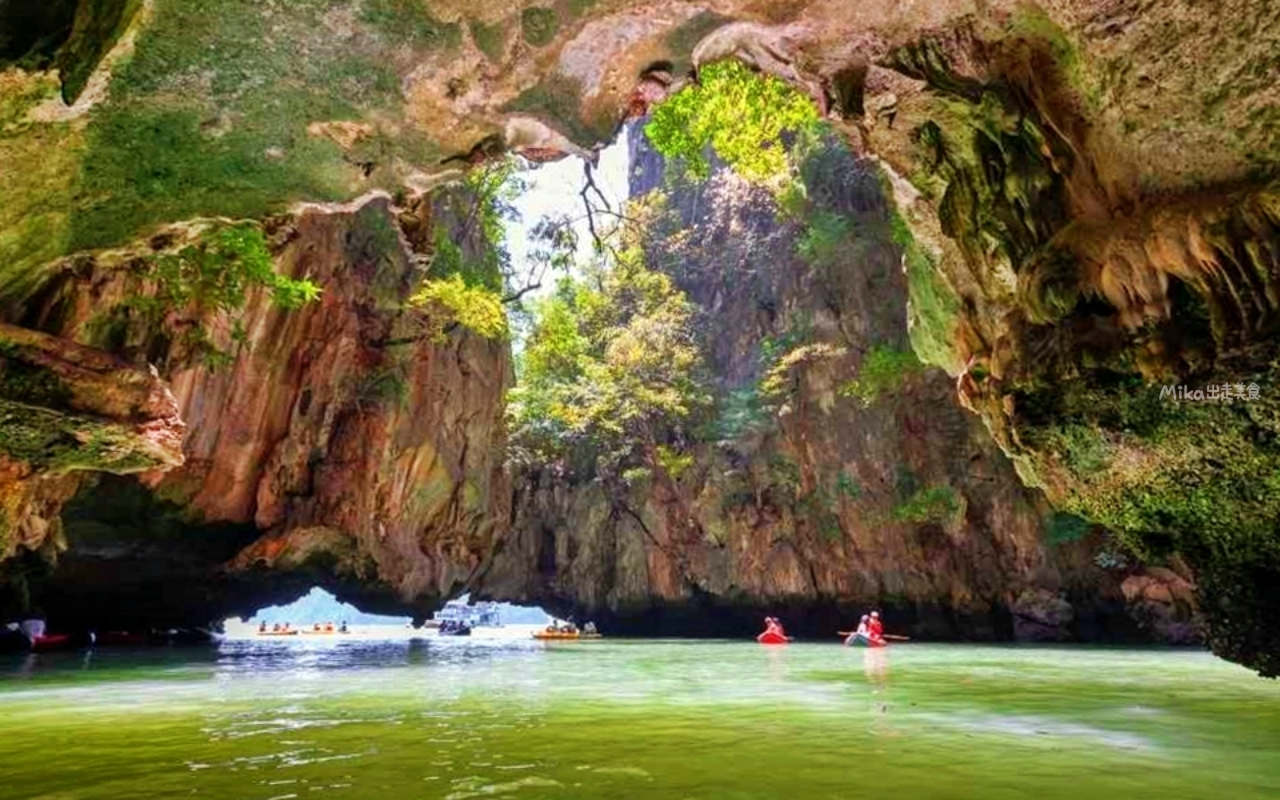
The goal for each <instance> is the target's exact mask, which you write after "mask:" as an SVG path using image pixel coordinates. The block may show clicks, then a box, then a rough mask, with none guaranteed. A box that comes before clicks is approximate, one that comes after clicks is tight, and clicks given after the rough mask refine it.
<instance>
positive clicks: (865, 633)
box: [844, 614, 871, 647]
mask: <svg viewBox="0 0 1280 800" xmlns="http://www.w3.org/2000/svg"><path fill="white" fill-rule="evenodd" d="M870 621H871V617H870V616H868V615H866V614H863V615H862V619H860V620H858V629H857V630H856V631H854V632H853V633H851V634H849V635H848V636H846V637H845V639H844V646H845V647H848V646H849V645H851V644H855V643H856V642H857V641H858V640H859V639H863V640H865V641H870V640H871V633H870Z"/></svg>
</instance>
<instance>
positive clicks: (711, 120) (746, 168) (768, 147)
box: [644, 60, 819, 183]
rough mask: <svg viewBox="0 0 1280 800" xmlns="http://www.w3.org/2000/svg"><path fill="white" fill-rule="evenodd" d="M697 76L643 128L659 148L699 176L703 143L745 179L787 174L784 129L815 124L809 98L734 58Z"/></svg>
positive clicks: (707, 168)
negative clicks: (695, 81)
mask: <svg viewBox="0 0 1280 800" xmlns="http://www.w3.org/2000/svg"><path fill="white" fill-rule="evenodd" d="M698 79H699V82H698V83H697V84H695V85H693V86H690V87H688V88H686V89H685V90H683V91H681V92H679V93H677V94H676V95H674V96H673V97H671V98H668V99H667V100H666V102H664V103H662V104H661V105H659V106H657V107H656V108H655V109H654V112H653V117H652V119H650V121H649V123H648V124H647V125H646V126H645V129H644V132H645V135H646V136H647V137H648V138H649V141H650V142H652V143H653V146H654V147H655V148H657V150H658V152H660V153H662V155H664V156H666V157H667V158H669V159H678V160H679V161H681V162H682V163H683V164H684V168H685V169H686V170H687V171H688V172H689V173H690V174H692V175H693V176H694V177H697V178H699V179H701V178H706V177H707V176H709V175H710V174H711V165H710V164H709V163H708V162H707V159H706V154H705V153H706V148H707V146H708V145H710V146H711V147H712V148H713V149H714V150H715V152H716V154H717V155H718V156H719V157H720V158H722V159H724V160H725V162H726V163H727V164H728V165H729V166H730V167H732V168H733V169H734V171H736V172H737V173H738V174H739V175H741V176H742V177H744V178H746V179H747V180H750V181H755V182H759V183H767V182H770V181H772V180H774V179H776V178H778V177H779V176H783V175H786V174H788V173H789V172H790V163H789V160H788V155H787V147H786V145H785V143H784V141H783V134H784V133H793V134H798V133H803V132H806V131H808V130H809V129H811V128H813V127H814V126H816V125H817V123H818V119H819V118H818V111H817V109H816V108H815V107H814V105H813V102H812V101H811V100H810V99H809V98H808V97H806V96H805V95H804V94H802V93H800V92H799V91H797V90H796V89H794V88H792V87H791V86H788V85H787V84H786V83H783V82H782V81H780V80H778V79H777V78H774V77H772V76H768V75H759V74H756V73H754V72H752V71H751V69H750V68H748V67H747V66H746V65H744V64H742V63H741V62H739V61H735V60H728V61H721V62H717V63H715V64H709V65H707V66H706V67H703V68H702V69H701V70H700V71H699V73H698Z"/></svg>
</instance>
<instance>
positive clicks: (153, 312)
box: [91, 223, 321, 367]
mask: <svg viewBox="0 0 1280 800" xmlns="http://www.w3.org/2000/svg"><path fill="white" fill-rule="evenodd" d="M137 274H138V275H139V277H140V278H141V279H142V280H143V282H144V285H146V284H149V285H150V287H152V288H151V289H150V290H145V289H141V290H139V291H135V292H134V293H133V294H132V295H131V296H130V297H128V298H127V299H126V300H125V301H124V302H122V303H121V304H119V305H118V306H115V307H113V308H111V309H109V310H108V311H106V312H105V313H103V314H101V315H99V316H98V317H95V318H94V320H93V322H92V323H91V326H92V334H93V335H94V338H96V339H99V340H100V341H99V344H103V345H105V346H111V347H112V349H122V350H128V349H129V348H128V346H127V344H126V343H125V341H120V342H114V343H113V342H109V341H106V340H109V339H111V338H113V337H114V338H121V339H123V340H128V339H130V338H139V337H140V338H142V339H146V340H150V339H151V338H152V337H155V336H157V335H164V336H166V337H168V338H170V339H172V340H173V341H174V342H175V343H176V344H177V345H178V346H179V352H178V358H179V360H186V359H191V360H199V361H203V362H205V363H206V364H207V365H210V366H214V367H217V366H221V365H223V364H225V363H226V362H227V361H229V360H230V358H231V356H232V354H231V353H229V352H227V351H225V350H223V349H221V348H220V347H219V345H218V344H216V343H215V342H214V340H213V339H212V338H211V337H210V335H209V330H208V326H209V324H210V323H211V322H213V321H214V320H216V319H218V318H223V319H227V320H229V321H230V324H231V340H232V342H233V343H240V342H242V341H243V340H244V338H245V330H244V326H243V324H242V323H241V321H240V320H239V318H238V315H239V312H240V311H242V310H243V308H244V306H245V303H246V302H247V299H248V293H249V291H251V290H253V289H264V290H266V291H267V292H268V293H269V294H270V295H271V300H272V302H273V303H274V304H275V305H277V306H278V307H280V308H283V309H286V310H294V309H298V308H301V307H302V306H304V305H306V304H307V303H311V302H314V301H316V300H318V299H319V297H320V294H321V288H320V287H319V286H317V285H316V284H315V283H314V282H313V281H311V280H309V279H307V278H301V279H295V278H290V277H287V276H285V275H281V274H279V273H277V272H276V271H275V267H274V264H273V262H272V259H271V253H270V252H269V251H268V249H267V241H266V237H265V236H264V235H263V233H262V230H261V229H260V228H259V227H258V226H257V225H255V224H253V223H240V224H236V225H229V226H227V227H223V228H220V229H217V230H214V231H211V232H208V233H206V234H204V235H203V236H201V237H200V239H199V240H198V241H196V242H194V243H192V244H189V245H187V246H185V247H183V248H181V249H179V250H177V251H176V252H169V253H160V254H157V255H153V256H149V257H147V258H145V259H143V260H142V261H141V262H140V263H139V267H138V269H137ZM130 331H135V332H136V333H135V335H134V336H131V335H130V333H129V332H130Z"/></svg>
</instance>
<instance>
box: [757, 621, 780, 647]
mask: <svg viewBox="0 0 1280 800" xmlns="http://www.w3.org/2000/svg"><path fill="white" fill-rule="evenodd" d="M756 641H757V642H760V643H761V644H786V643H787V641H788V639H787V633H786V631H784V630H783V629H782V623H781V622H779V621H778V619H777V617H765V618H764V633H762V634H760V635H759V636H757V637H756Z"/></svg>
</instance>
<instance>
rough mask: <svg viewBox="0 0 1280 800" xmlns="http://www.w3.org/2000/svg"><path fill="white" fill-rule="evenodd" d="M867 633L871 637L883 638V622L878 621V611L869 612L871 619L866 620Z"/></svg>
mask: <svg viewBox="0 0 1280 800" xmlns="http://www.w3.org/2000/svg"><path fill="white" fill-rule="evenodd" d="M867 635H868V636H870V637H871V638H872V639H879V640H881V641H883V640H884V623H883V622H881V621H880V612H879V611H872V612H871V619H870V620H868V621H867Z"/></svg>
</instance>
